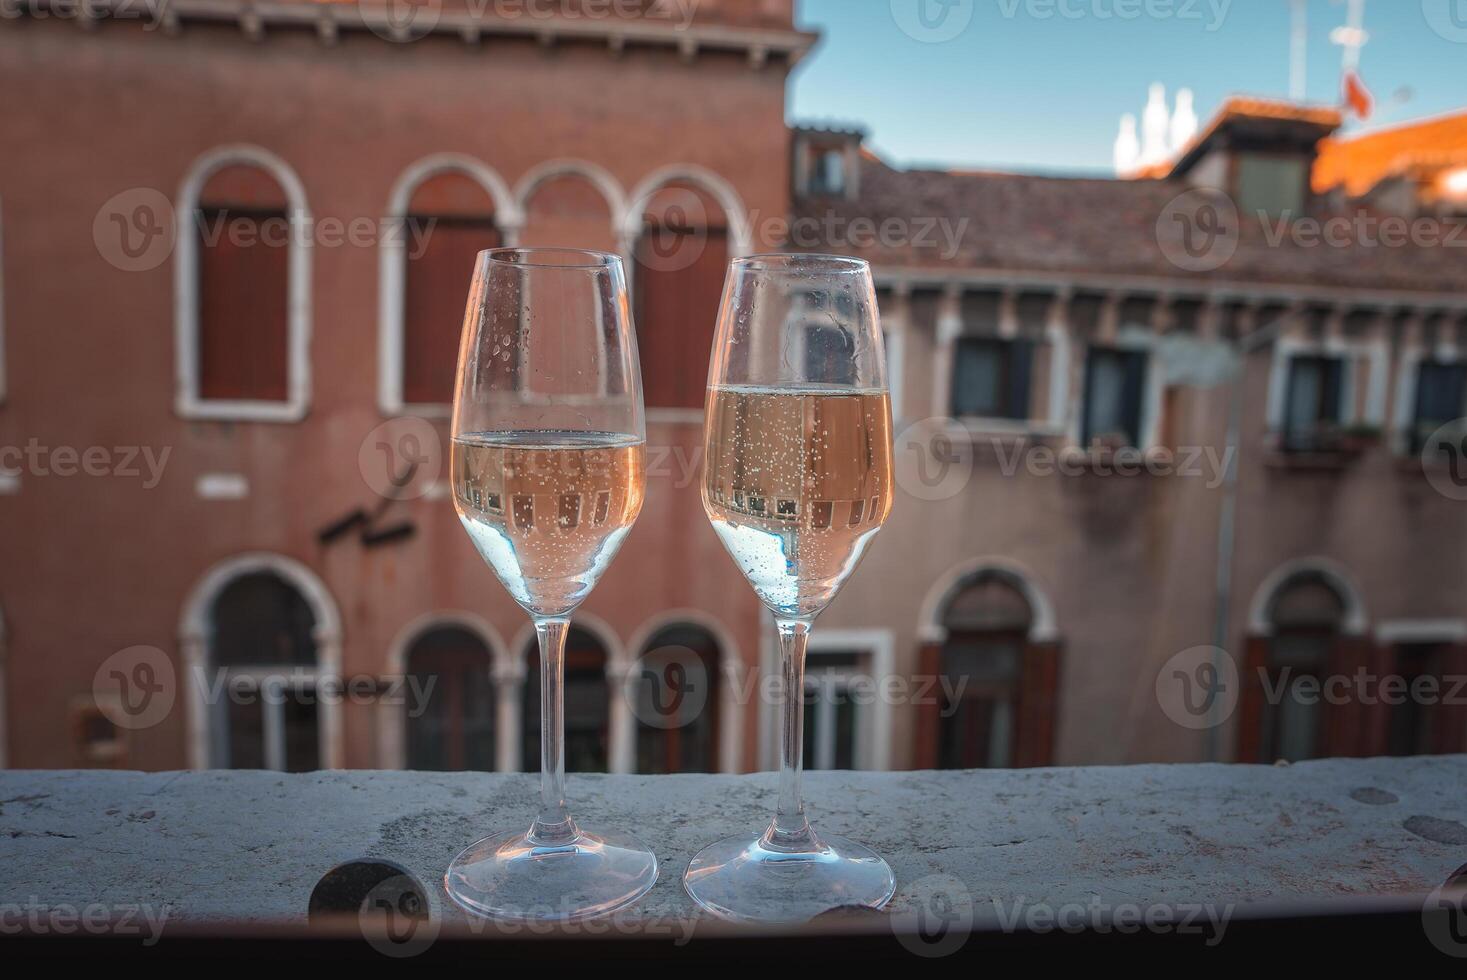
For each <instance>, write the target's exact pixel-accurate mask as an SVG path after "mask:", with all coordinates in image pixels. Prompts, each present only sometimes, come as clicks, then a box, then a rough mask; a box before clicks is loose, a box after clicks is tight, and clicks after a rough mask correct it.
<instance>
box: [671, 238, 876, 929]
mask: <svg viewBox="0 0 1467 980" xmlns="http://www.w3.org/2000/svg"><path fill="white" fill-rule="evenodd" d="M704 426H705V430H704V449H705V461H704V480H703V506H704V509H705V510H706V511H707V512H708V517H709V520H711V521H712V522H713V528H714V530H715V531H716V532H717V533H718V536H719V538H720V539H721V540H722V541H723V544H724V547H726V548H727V549H728V552H729V554H730V555H732V556H733V559H734V562H735V563H736V564H737V565H738V566H739V569H740V570H741V571H742V572H743V573H744V576H745V577H746V578H747V579H748V580H749V584H750V585H752V586H753V587H754V591H755V592H756V593H757V594H758V596H759V598H760V599H761V600H762V601H763V603H764V605H765V606H767V607H768V608H769V610H770V611H771V612H772V613H773V614H774V618H775V622H776V624H777V625H778V629H779V647H780V656H781V660H782V668H781V673H782V677H783V683H782V685H781V687H782V689H783V698H784V704H783V709H782V714H783V718H782V724H783V728H782V733H781V738H780V773H779V804H778V808H777V810H776V811H775V815H774V819H773V821H772V822H771V823H770V824H769V827H768V829H766V830H765V831H764V833H763V834H762V835H760V836H758V837H754V838H752V839H751V838H749V837H731V838H729V839H727V840H722V841H719V842H718V843H716V844H710V845H709V846H708V847H705V848H704V849H703V850H702V851H700V852H699V853H698V854H697V856H696V857H694V858H693V860H692V863H691V864H689V865H688V870H687V874H686V875H684V877H683V884H684V887H685V888H687V891H688V894H689V895H691V896H692V898H693V900H694V901H695V902H697V903H698V904H699V905H700V906H701V907H703V908H704V909H706V910H708V911H710V912H713V913H714V914H716V915H719V916H722V917H724V918H731V919H745V920H759V921H775V922H780V921H800V920H804V919H809V918H811V917H813V916H815V915H818V914H820V913H821V912H824V911H827V910H829V909H833V908H837V907H840V906H852V905H858V906H869V907H871V908H880V907H881V906H883V905H885V904H886V903H887V901H888V900H890V898H891V895H892V892H893V891H894V890H895V887H896V882H895V879H894V878H893V876H892V873H891V868H889V867H888V866H887V864H886V862H885V861H883V860H882V859H881V858H880V857H879V856H878V855H877V854H876V853H875V852H873V851H872V850H870V849H869V848H867V847H865V846H863V845H861V844H857V843H855V842H854V841H849V840H846V839H844V838H841V837H835V836H832V835H828V834H819V835H817V834H816V833H815V831H814V830H813V829H811V827H810V823H809V821H808V820H807V819H806V818H805V809H804V804H803V802H802V800H801V797H800V770H801V767H802V764H803V758H802V751H803V750H802V746H801V740H802V737H803V730H804V726H803V719H802V715H803V697H802V694H803V686H804V673H805V646H806V643H807V641H808V638H809V634H810V628H811V625H812V624H813V623H814V621H815V617H816V616H818V615H819V614H820V612H821V610H823V609H824V608H825V607H826V606H827V605H828V604H829V603H830V600H831V599H833V598H835V594H836V592H838V591H839V590H840V587H841V585H842V584H844V583H845V580H846V579H847V578H848V577H849V576H850V574H851V572H852V571H854V570H855V567H856V565H857V563H858V562H860V560H861V556H862V554H863V553H864V552H865V550H866V547H867V545H869V544H870V542H871V539H872V538H873V537H875V535H876V532H877V531H878V530H880V528H881V525H882V523H883V522H884V521H885V520H886V517H887V515H888V514H889V513H890V511H891V502H892V464H891V403H890V397H889V394H888V391H887V385H886V365H885V359H884V354H883V350H882V343H881V327H880V324H879V322H878V314H877V309H876V295H875V291H874V289H873V287H872V284H871V268H870V266H869V265H867V263H866V262H864V261H862V260H860V259H852V258H843V257H839V256H828V255H756V256H751V257H748V258H742V259H736V260H734V261H733V263H732V264H731V266H730V269H729V273H728V278H727V280H726V281H725V283H724V289H723V303H722V306H721V307H720V309H719V314H718V330H717V334H716V339H715V340H714V344H713V358H712V363H711V365H710V367H709V370H708V401H707V410H706V417H705V422H704Z"/></svg>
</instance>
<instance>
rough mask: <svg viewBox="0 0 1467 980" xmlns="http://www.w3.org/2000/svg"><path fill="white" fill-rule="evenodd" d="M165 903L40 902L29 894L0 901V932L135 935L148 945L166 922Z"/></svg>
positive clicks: (159, 935)
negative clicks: (11, 899)
mask: <svg viewBox="0 0 1467 980" xmlns="http://www.w3.org/2000/svg"><path fill="white" fill-rule="evenodd" d="M168 916H169V912H168V909H167V908H166V907H164V908H159V907H157V906H154V905H150V904H148V903H147V902H143V903H121V904H109V903H105V902H91V903H89V904H86V905H72V904H70V903H67V902H44V901H41V900H40V899H39V898H37V897H36V896H34V895H32V896H30V897H29V898H28V899H26V901H24V902H0V936H15V935H19V934H22V933H24V934H27V935H32V936H71V935H77V934H81V935H88V936H137V937H139V938H140V939H141V940H142V943H143V945H144V946H152V945H153V944H154V943H156V942H157V941H158V940H159V939H160V938H161V937H162V935H163V926H164V925H165V924H166V923H167V922H168Z"/></svg>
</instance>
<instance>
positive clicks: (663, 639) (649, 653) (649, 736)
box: [632, 623, 721, 773]
mask: <svg viewBox="0 0 1467 980" xmlns="http://www.w3.org/2000/svg"><path fill="white" fill-rule="evenodd" d="M720 660H721V657H720V652H719V648H718V641H717V640H716V639H714V637H713V635H712V634H711V633H709V632H708V631H707V630H706V629H704V628H702V627H701V626H695V625H691V624H686V623H678V624H675V625H671V626H666V627H664V628H662V629H660V630H658V631H657V633H656V634H655V635H654V636H653V637H652V639H650V640H648V641H647V646H646V648H645V649H644V650H643V651H642V657H641V660H640V661H639V670H640V675H639V676H637V677H634V678H632V683H633V684H635V685H636V699H637V700H636V705H637V710H636V712H635V714H636V717H637V772H645V773H664V772H717V771H718V725H719V717H718V714H719V695H720V691H719V663H720Z"/></svg>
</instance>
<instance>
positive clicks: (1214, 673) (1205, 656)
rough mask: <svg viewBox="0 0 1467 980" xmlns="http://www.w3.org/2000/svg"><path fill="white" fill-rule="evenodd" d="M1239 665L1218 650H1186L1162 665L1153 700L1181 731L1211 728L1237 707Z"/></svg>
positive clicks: (1230, 714)
mask: <svg viewBox="0 0 1467 980" xmlns="http://www.w3.org/2000/svg"><path fill="white" fill-rule="evenodd" d="M1238 695H1239V682H1238V664H1237V662H1236V661H1235V660H1233V657H1232V654H1230V653H1228V652H1227V651H1226V650H1224V649H1222V648H1221V647H1212V646H1198V647H1189V648H1188V649H1186V650H1183V651H1182V652H1181V653H1178V654H1177V655H1176V656H1174V657H1172V658H1171V659H1170V660H1168V661H1167V662H1166V663H1165V664H1163V665H1162V668H1161V670H1160V671H1159V672H1158V673H1157V675H1156V701H1157V703H1158V704H1160V705H1161V710H1162V711H1163V712H1164V713H1165V714H1166V716H1167V717H1168V718H1170V719H1171V720H1172V721H1174V722H1176V723H1177V724H1178V725H1181V726H1182V727H1183V728H1190V729H1193V730H1201V729H1205V728H1214V727H1216V726H1217V725H1221V724H1222V723H1223V722H1225V721H1227V720H1228V719H1229V718H1230V717H1232V714H1233V712H1234V711H1235V710H1236V709H1237V707H1238Z"/></svg>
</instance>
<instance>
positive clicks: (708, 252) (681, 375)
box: [636, 226, 728, 408]
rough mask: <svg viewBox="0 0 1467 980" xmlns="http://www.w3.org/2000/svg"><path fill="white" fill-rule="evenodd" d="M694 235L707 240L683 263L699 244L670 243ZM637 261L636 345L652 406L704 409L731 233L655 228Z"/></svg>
mask: <svg viewBox="0 0 1467 980" xmlns="http://www.w3.org/2000/svg"><path fill="white" fill-rule="evenodd" d="M692 235H706V238H705V239H704V241H703V243H702V247H701V249H699V250H698V254H697V255H696V257H694V258H693V259H692V261H691V262H690V263H688V264H686V265H684V264H683V263H684V262H686V258H685V257H684V251H685V250H686V249H689V248H692V247H695V246H692V245H690V244H684V243H680V242H671V243H670V238H671V236H678V237H679V238H680V239H685V238H687V236H692ZM669 245H670V247H669ZM664 256H671V257H672V258H665V257H664ZM636 261H637V273H636V311H637V315H636V321H637V346H638V349H639V352H640V354H641V358H642V368H643V377H642V384H643V392H644V395H645V398H646V402H647V406H648V407H649V408H702V407H703V395H704V387H705V382H706V379H707V376H708V359H709V355H710V353H711V352H712V350H713V331H714V327H715V326H716V321H717V319H718V303H719V300H720V299H721V298H722V296H723V278H724V273H725V271H726V270H725V266H726V265H727V263H728V233H727V231H726V229H723V228H708V229H697V230H693V229H687V228H673V227H657V226H651V227H649V229H648V230H647V232H646V233H645V234H643V235H642V237H641V239H639V240H638V242H637V254H636ZM669 265H671V266H681V267H677V268H668V267H667V266H669Z"/></svg>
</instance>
